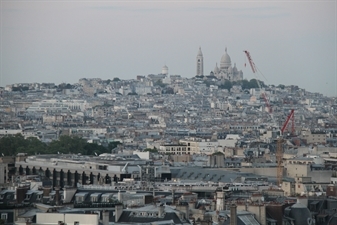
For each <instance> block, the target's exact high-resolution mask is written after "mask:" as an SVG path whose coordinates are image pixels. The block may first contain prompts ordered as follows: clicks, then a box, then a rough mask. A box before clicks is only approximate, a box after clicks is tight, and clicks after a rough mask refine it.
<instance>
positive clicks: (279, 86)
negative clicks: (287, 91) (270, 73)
mask: <svg viewBox="0 0 337 225" xmlns="http://www.w3.org/2000/svg"><path fill="white" fill-rule="evenodd" d="M277 87H278V88H281V89H282V90H283V89H284V88H285V87H286V86H285V85H284V84H279V85H278V86H277Z"/></svg>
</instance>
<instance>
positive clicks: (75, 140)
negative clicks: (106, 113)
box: [0, 134, 120, 156]
mask: <svg viewBox="0 0 337 225" xmlns="http://www.w3.org/2000/svg"><path fill="white" fill-rule="evenodd" d="M119 144H120V142H110V143H109V144H108V146H107V147H104V146H102V145H98V144H96V143H88V142H87V141H86V140H84V139H82V138H80V137H76V136H66V135H63V136H61V137H60V138H59V140H53V141H52V142H50V143H49V144H46V143H43V142H41V141H40V140H39V139H37V138H35V137H29V138H26V139H25V138H24V137H23V136H22V135H21V134H16V135H7V136H4V137H2V138H1V139H0V152H1V153H2V154H4V155H7V156H8V155H16V154H17V153H27V154H28V155H35V154H62V153H64V154H68V153H74V154H78V153H81V154H83V155H95V153H96V154H98V155H99V154H102V153H111V150H112V149H114V148H116V147H117V146H118V145H119Z"/></svg>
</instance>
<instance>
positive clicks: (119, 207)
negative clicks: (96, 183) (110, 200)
mask: <svg viewBox="0 0 337 225" xmlns="http://www.w3.org/2000/svg"><path fill="white" fill-rule="evenodd" d="M122 213H123V205H122V204H120V205H116V206H115V222H116V223H117V222H118V220H119V218H120V217H121V215H122Z"/></svg>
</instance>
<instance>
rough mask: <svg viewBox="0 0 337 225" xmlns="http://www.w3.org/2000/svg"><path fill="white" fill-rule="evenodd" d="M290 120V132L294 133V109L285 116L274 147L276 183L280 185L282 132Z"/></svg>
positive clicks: (281, 176) (281, 175) (281, 174)
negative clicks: (275, 147)
mask: <svg viewBox="0 0 337 225" xmlns="http://www.w3.org/2000/svg"><path fill="white" fill-rule="evenodd" d="M290 120H291V122H292V124H291V134H292V135H294V134H295V110H294V109H292V110H291V111H290V113H289V115H288V116H287V119H286V121H285V122H284V124H283V126H282V128H281V133H280V137H279V138H278V140H277V149H276V161H277V185H278V186H280V185H281V184H282V178H283V169H282V159H283V148H282V144H283V141H284V140H283V132H284V130H285V129H286V128H287V126H288V123H289V121H290Z"/></svg>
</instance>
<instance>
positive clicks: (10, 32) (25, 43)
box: [0, 1, 337, 96]
mask: <svg viewBox="0 0 337 225" xmlns="http://www.w3.org/2000/svg"><path fill="white" fill-rule="evenodd" d="M199 47H201V49H202V52H203V57H204V74H205V75H209V73H210V72H211V71H212V70H213V69H214V67H215V65H216V63H218V64H219V62H220V59H221V56H222V55H223V54H224V53H225V48H226V47H227V51H228V54H229V55H230V57H231V61H232V64H233V65H234V63H236V66H237V68H238V69H239V70H242V71H243V78H244V79H248V80H250V79H252V78H258V79H260V80H262V81H264V82H265V83H266V84H274V85H278V84H285V85H292V84H293V85H298V86H299V87H301V88H305V89H307V90H308V91H311V92H320V93H323V94H324V95H327V96H336V61H337V60H336V1H324V2H303V1H295V2H253V1H240V2H232V1H220V2H216V1H213V2H203V1H201V2H193V1H184V2H174V1H160V2H153V1H146V2H144V1H126V2H119V1H101V2H90V1H88V2H86V1H62V2H57V1H50V2H45V1H30V2H22V1H1V84H0V86H5V85H7V84H13V83H27V82H41V83H42V82H54V83H62V82H66V83H76V82H78V80H79V79H80V78H84V77H87V78H91V77H98V78H102V79H113V78H114V77H119V78H121V79H135V78H136V76H137V75H148V74H158V73H160V72H161V68H162V66H163V65H167V66H168V68H169V74H179V75H182V76H183V77H189V78H191V77H193V76H195V75H196V70H195V68H196V64H195V63H196V62H195V59H196V56H197V53H198V49H199ZM244 50H248V51H250V53H251V55H252V58H253V60H254V62H255V64H256V66H257V67H258V69H259V70H260V71H261V72H262V73H263V75H264V77H256V76H255V75H254V74H253V73H252V71H251V69H250V68H249V65H248V60H247V59H246V58H245V55H244V53H243V51H244ZM245 64H246V67H245V66H244V65H245Z"/></svg>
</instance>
